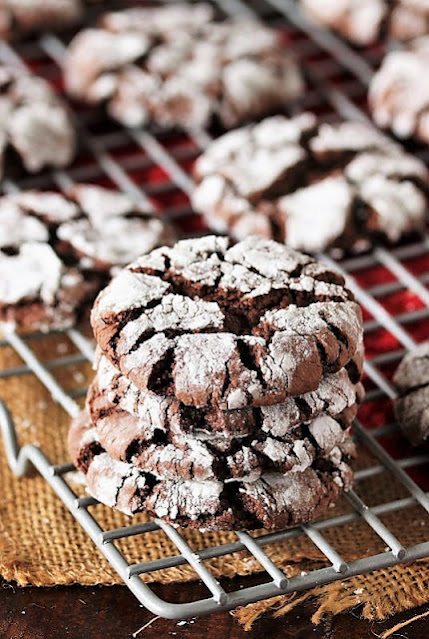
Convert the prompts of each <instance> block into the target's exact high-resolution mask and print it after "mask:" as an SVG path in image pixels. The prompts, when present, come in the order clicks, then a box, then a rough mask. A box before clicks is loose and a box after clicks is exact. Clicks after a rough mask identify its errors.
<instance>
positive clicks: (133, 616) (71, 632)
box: [0, 584, 429, 639]
mask: <svg viewBox="0 0 429 639" xmlns="http://www.w3.org/2000/svg"><path fill="white" fill-rule="evenodd" d="M196 587H198V586H195V585H192V584H191V585H187V584H180V585H178V586H177V587H176V586H175V587H174V590H175V592H174V598H175V600H176V601H178V600H179V599H181V600H183V601H185V600H189V597H190V596H192V592H193V590H194V589H195V588H196ZM154 589H155V590H156V592H157V594H159V595H160V596H163V595H164V596H165V595H166V594H167V591H166V590H165V587H163V586H156V587H154ZM171 593H172V586H168V594H169V595H170V596H171ZM426 610H429V606H426V608H424V609H419V610H413V611H411V612H407V613H404V614H401V615H398V616H396V617H395V618H392V619H389V620H388V621H387V622H385V623H383V624H379V623H374V622H371V623H369V622H367V621H362V620H360V619H359V618H358V612H357V611H356V612H355V613H354V614H347V615H340V616H338V617H336V618H335V619H334V620H333V621H331V622H328V623H325V624H324V625H323V626H318V627H317V628H314V627H313V626H312V624H311V623H310V620H309V619H310V615H311V612H312V608H311V606H306V607H299V608H297V609H296V610H295V611H294V612H293V613H291V614H289V615H288V616H287V617H283V618H281V619H272V618H270V617H268V616H266V617H264V618H262V619H261V620H258V621H257V622H256V623H255V625H254V628H253V630H252V631H250V632H244V631H243V630H242V629H241V627H240V626H239V625H238V623H237V622H236V621H235V620H234V619H233V618H232V616H231V615H230V614H228V613H222V614H217V615H212V616H210V617H207V618H201V619H196V620H190V621H186V622H183V621H182V622H180V621H179V622H178V621H172V620H167V619H159V618H155V617H154V615H153V614H152V613H149V612H148V611H147V610H144V609H143V608H142V607H140V606H139V604H138V603H137V600H136V599H135V598H134V597H133V595H132V594H131V593H130V592H129V591H128V590H127V589H126V588H125V587H122V586H115V587H111V588H108V587H95V588H84V587H82V586H74V587H67V588H66V587H64V588H25V589H20V588H14V587H13V586H11V585H8V584H3V586H0V639H133V638H134V637H136V638H139V639H143V637H144V639H155V638H156V639H170V638H172V639H190V638H192V639H194V638H195V639H196V638H198V639H201V638H204V639H261V638H264V639H292V638H293V639H311V638H314V639H374V637H377V636H379V635H380V634H381V633H382V632H383V631H384V630H386V629H389V628H392V627H393V626H394V625H395V623H398V622H399V621H403V620H406V619H409V618H410V617H412V616H414V615H415V614H418V613H421V612H425V611H426ZM151 620H153V623H151V624H150V625H149V626H147V627H146V628H144V629H142V630H140V629H141V628H142V627H143V626H145V624H147V623H148V622H150V621H151ZM139 630H140V632H139ZM428 636H429V617H427V618H426V619H420V620H418V621H416V622H414V623H413V624H412V625H410V626H408V627H407V628H403V629H401V630H399V631H398V633H395V634H394V635H392V638H399V637H405V638H408V639H427V638H428Z"/></svg>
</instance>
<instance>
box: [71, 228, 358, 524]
mask: <svg viewBox="0 0 429 639" xmlns="http://www.w3.org/2000/svg"><path fill="white" fill-rule="evenodd" d="M91 319H92V326H93V330H94V334H95V338H96V340H97V343H98V350H97V358H96V370H97V374H96V377H95V379H94V381H93V383H92V385H91V387H90V390H89V393H88V396H87V402H86V408H85V410H84V411H82V413H81V414H80V415H79V416H78V417H77V418H76V419H75V420H74V422H73V423H72V426H71V429H70V433H69V449H70V453H71V456H72V459H73V461H74V462H75V464H76V466H77V467H78V468H79V469H80V470H81V471H83V473H84V474H85V475H86V482H87V486H88V490H89V492H90V493H91V494H92V495H93V496H95V497H96V498H97V499H98V500H100V501H101V502H103V503H105V504H107V505H109V506H113V507H115V508H117V509H119V510H121V511H123V512H125V513H128V514H134V513H137V512H141V511H145V512H148V513H150V514H152V515H154V516H156V517H160V518H163V519H164V520H166V521H168V522H171V523H172V524H175V525H181V526H191V527H195V528H203V529H213V530H215V529H223V530H228V529H241V528H250V529H252V528H262V527H263V528H281V527H285V526H289V525H293V524H299V523H303V522H306V521H309V520H312V519H314V518H315V517H317V516H318V515H319V514H320V513H321V512H322V511H323V510H324V509H325V508H327V507H328V506H329V505H330V504H333V503H334V502H335V501H336V500H337V499H338V497H339V496H340V494H341V493H342V491H343V490H345V489H347V488H348V487H350V485H351V482H352V470H351V467H350V462H351V461H352V459H353V457H354V455H355V448H354V444H353V442H352V439H351V437H350V433H349V428H350V425H351V421H352V419H353V417H354V416H355V414H356V410H357V406H358V403H359V400H360V397H361V394H362V387H361V384H360V375H361V370H362V318H361V311H360V307H359V306H358V305H357V304H356V303H355V302H354V300H353V296H352V294H351V293H350V291H348V290H347V289H346V288H345V286H344V281H343V279H342V277H341V275H339V274H338V273H336V272H335V271H333V270H331V269H330V268H328V267H327V266H325V265H323V264H322V263H320V262H317V261H316V260H315V259H314V258H311V257H308V256H305V255H302V254H301V253H298V252H296V251H293V250H292V249H290V248H287V247H286V246H284V245H282V244H279V243H276V242H274V241H271V240H265V239H261V238H256V237H251V238H248V239H246V240H244V241H243V242H240V243H238V244H235V245H232V244H231V242H230V240H228V239H227V238H224V237H214V236H208V237H203V238H199V239H192V240H184V241H180V242H178V243H176V244H175V245H174V246H173V247H172V248H168V247H163V248H160V249H156V250H154V251H152V252H151V253H150V254H148V255H146V256H143V257H141V258H139V259H138V260H137V261H136V262H134V263H133V264H131V265H130V266H128V267H127V268H125V269H124V270H123V271H122V272H120V273H119V275H117V277H116V278H115V279H114V280H112V282H111V283H110V284H109V286H108V287H107V288H105V289H104V291H103V292H102V293H101V294H100V295H99V296H98V298H97V300H96V303H95V306H94V308H93V312H92V318H91Z"/></svg>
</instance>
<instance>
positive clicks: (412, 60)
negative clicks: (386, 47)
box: [368, 35, 429, 144]
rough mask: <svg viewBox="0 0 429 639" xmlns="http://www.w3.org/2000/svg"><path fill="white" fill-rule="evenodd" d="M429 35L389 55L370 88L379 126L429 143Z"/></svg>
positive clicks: (370, 99) (374, 113) (372, 106)
mask: <svg viewBox="0 0 429 639" xmlns="http://www.w3.org/2000/svg"><path fill="white" fill-rule="evenodd" d="M428 64H429V35H426V37H422V38H419V39H417V40H415V41H413V42H412V43H411V44H410V45H408V47H407V48H406V49H404V50H400V51H392V52H390V53H388V54H387V55H386V57H385V58H384V60H383V62H382V63H381V67H380V69H379V70H378V71H377V73H376V74H375V76H374V77H373V79H372V82H371V85H370V89H369V95H368V99H369V106H370V108H371V110H372V114H373V117H374V120H375V122H376V124H378V126H380V127H382V128H384V129H391V130H392V131H393V133H394V134H395V135H397V136H398V137H399V138H410V137H416V138H419V139H420V140H422V141H423V142H425V143H426V144H427V143H429V82H428V70H427V69H428Z"/></svg>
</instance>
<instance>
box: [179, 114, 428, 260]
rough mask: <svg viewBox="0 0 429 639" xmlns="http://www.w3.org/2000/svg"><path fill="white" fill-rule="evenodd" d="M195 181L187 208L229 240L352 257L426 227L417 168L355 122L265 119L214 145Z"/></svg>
mask: <svg viewBox="0 0 429 639" xmlns="http://www.w3.org/2000/svg"><path fill="white" fill-rule="evenodd" d="M195 177H196V182H197V187H196V188H195V190H194V192H193V195H192V202H193V206H194V208H195V209H196V210H197V211H200V212H201V213H202V214H203V215H204V216H205V218H206V221H207V223H208V224H209V225H210V226H211V227H212V228H214V229H215V230H217V231H219V232H228V233H229V234H230V235H232V236H233V237H234V238H235V239H238V240H241V239H244V238H245V237H247V236H248V235H250V234H255V235H259V236H262V237H269V238H273V239H275V240H277V241H280V242H285V243H286V244H288V245H289V246H291V247H292V248H295V249H299V250H304V251H307V252H310V253H312V252H314V253H317V252H319V251H323V250H325V249H329V248H332V249H335V250H337V251H338V250H341V251H342V252H344V251H353V252H356V251H361V250H365V249H367V248H368V247H369V246H370V245H371V243H372V242H373V241H374V239H378V238H380V239H382V240H385V241H388V242H397V241H398V240H399V239H400V238H401V237H402V236H403V235H406V234H407V233H411V232H412V231H414V230H416V229H421V228H422V226H423V223H424V219H425V211H426V199H427V198H426V191H425V184H426V183H427V180H428V173H427V169H426V167H425V166H424V164H423V163H422V162H421V161H419V160H417V159H416V158H414V157H412V156H409V155H407V154H405V153H404V152H403V151H401V149H400V148H399V147H398V146H397V145H396V144H394V143H393V142H391V141H388V140H387V139H386V138H384V137H383V136H382V135H381V134H380V133H379V132H378V131H376V130H375V129H374V128H372V127H370V126H368V125H366V124H363V123H360V122H353V121H345V122H339V123H336V124H327V123H321V124H318V123H317V120H316V118H315V116H313V115H312V114H310V113H304V114H301V115H300V116H297V117H295V118H286V117H282V116H277V117H273V118H267V119H266V120H264V121H262V122H260V123H258V124H255V125H251V126H247V127H243V128H242V129H238V130H236V131H233V132H230V133H227V134H225V135H223V136H221V137H220V138H218V139H217V140H215V141H214V142H213V143H212V144H211V145H210V146H209V147H208V149H207V150H206V151H205V152H204V153H203V154H202V155H201V156H200V158H198V160H197V162H196V164H195Z"/></svg>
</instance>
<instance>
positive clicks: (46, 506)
mask: <svg viewBox="0 0 429 639" xmlns="http://www.w3.org/2000/svg"><path fill="white" fill-rule="evenodd" d="M31 347H32V349H33V350H34V352H35V353H36V354H37V356H38V357H39V358H40V360H41V361H45V362H49V361H51V360H55V359H56V358H60V357H64V356H68V355H73V354H74V353H76V349H75V347H74V346H73V345H72V343H71V342H70V341H69V340H68V338H66V337H65V336H49V337H46V338H43V339H41V340H32V341H31ZM21 364H22V361H21V360H20V358H19V357H18V356H17V354H16V353H15V352H14V351H13V350H12V349H11V348H10V347H2V348H1V349H0V368H1V369H6V368H9V367H13V366H20V365H21ZM51 372H52V374H53V375H54V376H55V378H56V379H57V380H58V381H59V383H60V384H61V385H62V386H63V387H64V388H65V389H67V390H73V389H74V388H77V387H82V386H84V385H85V384H86V383H88V381H89V380H90V379H91V377H92V371H91V368H90V366H89V365H85V364H79V365H76V364H74V365H70V366H67V367H63V366H62V367H56V366H55V362H54V366H52V367H51ZM0 397H1V399H2V400H3V401H4V402H5V403H6V405H7V407H8V408H9V410H10V411H11V413H12V415H13V417H14V420H15V424H16V427H17V431H18V434H19V440H20V444H25V443H37V444H39V445H40V447H41V448H42V450H43V451H44V452H45V453H46V454H47V456H48V458H49V459H50V460H51V461H52V462H53V463H62V462H65V461H68V455H67V450H66V445H65V442H66V435H67V428H68V425H69V417H68V415H67V414H66V413H65V412H64V411H63V409H62V408H60V407H59V406H58V405H57V404H55V403H54V402H53V401H52V399H51V397H50V395H49V393H48V392H47V391H46V389H45V388H44V386H43V385H42V384H41V383H40V382H39V381H38V380H37V379H36V378H35V377H34V375H32V374H25V375H22V376H10V377H7V378H6V379H2V380H0ZM358 464H359V465H360V466H361V467H362V466H367V465H372V464H374V459H371V457H370V455H369V454H368V453H366V452H365V451H361V455H360V460H359V462H358ZM70 481H73V482H74V483H73V487H74V489H75V490H76V491H78V492H84V487H83V486H82V485H81V484H80V483H79V481H78V478H77V477H73V479H71V480H70ZM0 485H1V489H2V499H1V501H0V573H1V575H2V576H3V577H4V578H5V579H6V580H11V581H12V580H13V581H16V582H17V583H18V584H19V585H21V586H26V585H30V584H32V585H38V586H52V585H56V584H72V583H80V584H85V585H94V584H115V583H121V580H120V578H119V577H118V575H117V574H116V572H115V571H114V570H113V568H111V567H110V566H109V564H108V563H107V562H106V560H105V559H104V557H103V556H102V555H101V553H100V552H99V551H98V550H97V549H96V548H95V546H94V544H93V543H92V542H91V540H90V539H89V537H88V536H87V535H86V533H85V532H84V531H83V529H82V528H81V527H80V525H79V524H78V523H77V522H76V521H75V520H74V519H73V517H72V516H71V514H70V513H69V512H68V510H67V509H66V508H65V506H64V505H63V504H62V503H61V501H60V499H59V498H58V497H57V496H56V495H55V494H54V492H53V491H52V490H51V488H50V487H49V486H48V485H47V484H46V482H45V481H44V480H43V479H42V478H41V477H40V476H38V475H37V474H36V473H33V474H32V475H31V476H29V477H26V478H22V479H18V478H16V477H14V476H13V474H12V473H11V471H10V470H9V467H8V464H7V461H6V457H5V452H4V448H3V445H1V447H0ZM358 491H359V494H360V495H361V496H362V498H363V499H364V500H365V501H366V503H368V504H369V505H375V504H378V503H384V502H386V501H390V500H392V499H397V498H400V497H403V496H406V495H405V492H404V489H403V488H402V487H401V486H400V485H399V483H398V482H396V481H394V480H393V479H392V476H391V475H387V474H381V475H378V476H376V477H373V478H372V479H368V480H365V481H362V482H359V487H358ZM351 510H352V509H351V506H350V505H349V504H348V502H347V500H345V499H343V500H342V502H341V503H340V504H339V505H338V506H337V507H336V508H334V509H332V510H330V512H329V514H330V515H335V514H339V513H341V512H350V511H351ZM92 512H93V513H94V514H95V515H96V518H97V520H98V522H99V523H100V525H101V526H102V528H103V529H110V528H116V527H118V526H125V525H127V524H129V522H130V519H129V518H127V517H126V516H124V515H122V514H120V513H117V512H115V511H113V510H111V509H109V508H105V507H104V506H97V507H96V508H94V509H92ZM144 520H145V517H144V516H139V517H136V518H135V520H133V522H137V521H144ZM382 521H383V522H384V523H385V524H387V526H388V527H389V528H390V530H391V531H392V532H393V533H394V534H395V535H396V536H397V538H398V539H399V540H400V541H401V542H402V543H403V544H404V545H414V544H417V543H420V542H423V541H425V540H427V538H428V532H429V530H428V519H427V516H426V513H425V512H424V511H423V510H422V509H420V508H419V507H417V506H416V507H412V508H409V509H407V511H405V515H404V511H401V512H399V513H395V512H392V513H390V514H388V515H385V516H383V517H382ZM262 534H263V533H262ZM183 535H184V537H185V539H186V541H187V542H188V543H189V544H190V546H191V547H192V548H193V549H202V548H207V547H210V546H212V545H213V544H224V543H228V542H231V541H235V540H236V537H235V535H234V534H233V533H222V532H221V533H204V534H203V533H199V532H198V531H186V530H185V531H183ZM324 535H325V536H326V538H327V539H328V541H329V542H330V543H331V544H332V546H333V547H334V548H335V549H336V550H337V551H338V552H339V553H340V554H341V555H342V556H343V557H344V559H345V560H347V561H350V560H353V559H357V558H360V557H362V556H366V555H371V554H374V553H380V552H384V551H385V544H384V543H383V542H382V541H381V540H380V539H379V538H378V537H377V536H376V535H375V534H374V533H373V532H372V531H371V529H370V528H369V527H368V526H367V525H366V524H365V523H363V522H362V521H357V522H355V523H351V524H349V525H346V526H341V527H336V528H332V529H329V530H326V531H324ZM119 547H120V548H121V550H122V551H123V552H124V553H125V556H126V558H127V560H128V561H130V562H145V561H150V560H156V559H159V558H160V557H165V556H169V555H175V554H177V550H176V549H175V547H174V545H173V544H172V543H171V542H170V540H169V539H168V537H167V536H166V535H165V534H164V533H163V532H159V531H157V532H151V533H146V534H145V535H144V537H142V536H137V537H131V538H129V539H127V540H124V541H121V542H119ZM265 550H266V552H267V553H268V555H269V556H270V557H271V558H272V559H273V560H274V561H275V562H276V564H277V565H279V566H280V567H282V568H283V569H284V570H285V572H286V573H287V574H288V575H294V574H299V573H300V572H302V571H308V570H311V569H314V568H317V567H322V566H323V565H326V560H325V559H324V556H323V554H322V553H321V552H320V551H319V550H318V548H317V547H316V546H314V544H313V543H312V542H311V541H310V540H309V539H307V538H306V537H304V536H302V537H297V538H293V539H290V540H288V541H283V542H280V543H276V544H270V545H268V546H265ZM206 564H207V566H208V567H209V568H210V569H211V570H212V572H213V573H214V574H215V575H216V576H217V577H221V576H223V577H235V576H237V575H249V574H251V573H255V572H258V571H260V570H261V566H260V565H259V563H258V562H257V561H256V560H255V559H254V558H253V557H251V556H250V555H249V554H247V553H246V552H241V553H236V554H234V555H229V556H225V557H220V558H216V559H212V560H210V561H207V562H206ZM195 577H196V575H195V573H194V571H193V570H192V569H191V568H189V567H186V566H183V567H177V568H172V569H168V570H163V571H158V572H156V573H152V574H150V575H145V579H146V580H147V581H159V582H164V583H168V582H180V581H189V580H193V579H195ZM428 580H429V561H420V562H416V563H414V564H412V565H408V566H402V567H396V568H392V569H389V570H384V571H379V572H377V573H373V574H370V575H366V576H365V577H355V578H352V579H349V580H347V581H344V582H341V581H340V582H336V583H334V584H330V585H327V586H323V587H319V588H316V589H313V590H312V591H310V592H306V593H301V594H298V595H295V596H290V595H288V596H283V597H276V598H274V599H271V600H268V601H264V602H259V603H257V604H252V605H250V606H246V607H244V608H241V609H239V610H237V611H236V613H235V614H236V616H237V617H238V619H239V620H240V621H241V622H242V623H243V624H244V625H246V626H247V627H250V625H251V623H252V621H253V620H254V619H255V618H256V617H258V616H259V615H260V614H262V613H263V612H265V611H267V610H271V611H272V612H274V614H277V615H280V614H285V613H286V612H287V611H288V610H290V609H291V607H293V606H294V605H296V604H297V603H299V602H300V601H302V600H303V599H309V598H312V599H314V600H315V602H316V603H317V606H316V612H315V615H314V621H315V622H317V621H318V620H320V619H321V618H322V616H323V615H325V614H336V613H339V612H342V611H345V610H348V609H350V608H352V607H354V606H356V605H358V604H362V614H363V616H364V617H367V618H370V619H383V618H385V617H387V616H389V615H391V614H393V613H394V612H398V611H401V610H405V609H408V608H412V607H414V606H418V605H421V604H423V603H426V602H429V589H428V588H427V582H428Z"/></svg>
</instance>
